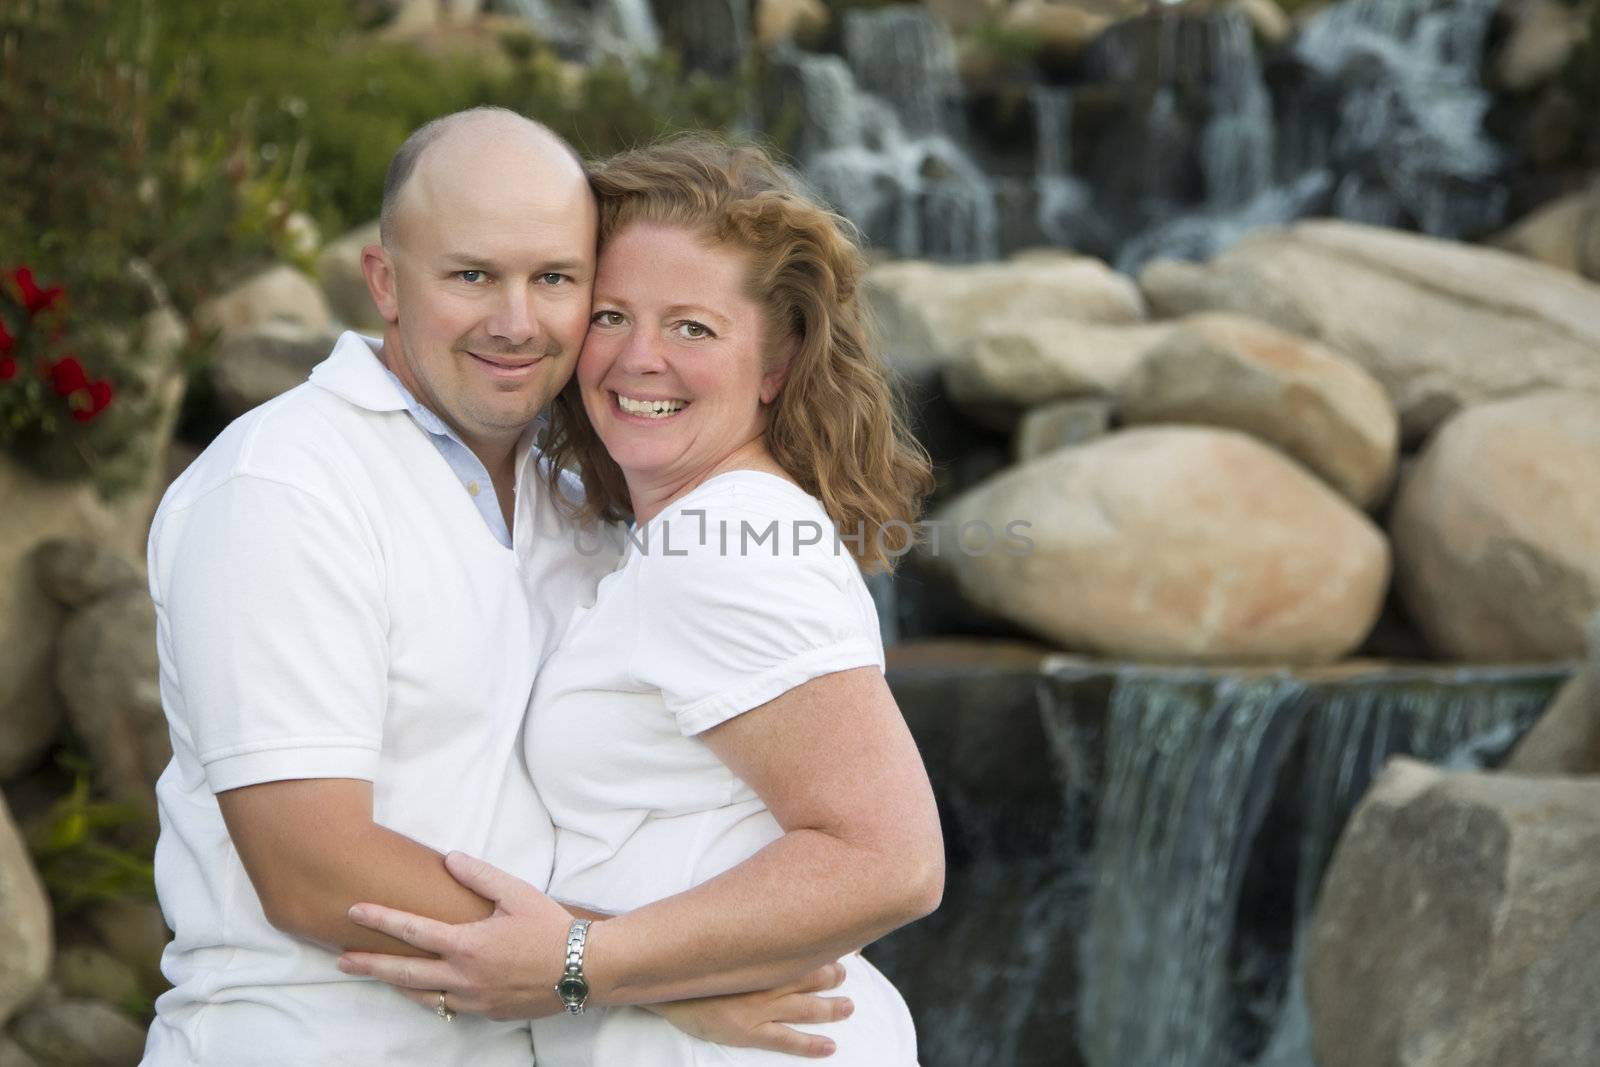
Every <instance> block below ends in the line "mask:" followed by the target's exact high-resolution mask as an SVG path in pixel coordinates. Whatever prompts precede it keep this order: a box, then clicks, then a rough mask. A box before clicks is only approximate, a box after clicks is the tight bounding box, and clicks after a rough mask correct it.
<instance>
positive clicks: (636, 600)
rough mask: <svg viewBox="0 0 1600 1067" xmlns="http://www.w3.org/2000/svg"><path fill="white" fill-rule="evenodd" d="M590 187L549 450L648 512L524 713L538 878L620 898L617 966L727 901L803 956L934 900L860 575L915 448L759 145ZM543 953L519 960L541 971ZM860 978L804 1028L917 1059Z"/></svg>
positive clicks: (543, 1042)
mask: <svg viewBox="0 0 1600 1067" xmlns="http://www.w3.org/2000/svg"><path fill="white" fill-rule="evenodd" d="M592 181H593V184H594V187H595V190H596V193H597V195H598V198H599V204H600V234H601V247H602V254H601V257H600V262H599V268H598V273H597V277H596V281H595V290H594V311H593V317H592V319H591V324H590V330H589V336H588V339H587V341H586V342H585V345H584V349H583V352H582V355H581V356H580V358H579V362H578V369H577V374H576V377H575V379H574V381H573V382H572V383H571V384H570V385H569V387H568V389H567V390H566V392H565V393H564V394H563V396H562V397H561V399H560V400H559V401H558V403H557V405H556V410H555V411H554V413H553V419H552V425H551V435H550V439H549V442H548V447H547V449H546V452H547V454H548V456H549V458H550V459H551V460H552V470H553V471H559V469H560V468H562V467H572V468H576V469H577V470H578V471H579V472H580V473H581V474H582V477H583V482H584V485H585V486H586V489H587V496H586V498H585V499H584V501H583V502H582V504H581V505H577V506H574V508H573V511H574V518H576V519H579V520H581V521H586V522H592V521H594V520H602V519H624V518H631V519H632V521H633V523H634V528H633V533H632V534H631V536H630V543H629V546H628V550H627V553H626V556H625V558H624V560H623V562H622V564H621V565H620V566H619V568H618V569H617V571H616V572H614V573H613V574H611V575H609V576H608V577H607V578H605V579H604V580H603V581H602V583H601V585H600V589H599V591H598V593H597V597H596V601H595V603H594V605H593V606H592V607H590V608H588V609H581V610H580V611H579V612H578V614H577V616H576V617H575V618H574V619H573V620H572V622H571V624H570V627H569V629H568V631H567V634H566V637H565V638H564V640H563V642H562V645H561V647H560V648H559V649H558V651H557V652H556V653H555V654H554V655H553V656H552V657H551V659H550V660H549V661H548V662H547V664H546V665H545V666H544V668H543V669H542V670H541V672H540V677H539V683H538V687H537V690H536V692H535V695H534V700H533V705H532V709H531V710H530V713H529V719H528V723H527V729H526V755H527V758H528V763H529V768H530V770H531V772H532V774H533V778H534V782H535V783H536V785H537V787H538V789H539V791H540V795H541V797H542V798H543V799H544V801H545V802H546V804H547V806H548V807H549V809H550V812H551V816H552V818H553V819H554V822H555V824H556V828H557V843H556V856H555V863H554V870H553V873H552V878H551V884H550V890H549V892H550V896H551V897H553V898H555V899H556V900H559V901H562V902H564V903H566V904H568V905H569V906H572V907H574V908H576V909H578V910H579V911H580V913H593V914H599V915H616V914H619V913H627V914H626V915H623V916H622V917H621V918H618V919H613V920H607V921H602V922H599V923H597V924H595V926H594V927H593V928H592V930H591V931H590V934H589V942H588V945H587V948H586V951H587V953H588V958H587V961H586V963H585V969H586V971H587V972H588V973H589V974H590V975H591V976H592V977H593V978H594V979H595V980H596V981H598V982H601V983H603V982H604V972H605V970H606V962H605V961H606V956H605V951H604V950H605V946H606V943H607V942H606V936H605V935H606V931H607V928H608V927H609V926H610V925H611V924H613V923H616V924H621V923H628V924H632V925H634V926H635V927H636V928H637V926H638V924H643V923H650V922H657V923H660V924H661V925H662V928H668V927H670V926H671V925H672V923H673V922H674V921H675V917H676V916H683V915H688V914H696V915H705V914H708V911H707V909H708V907H709V909H710V911H709V913H710V914H718V915H721V916H722V917H723V921H725V922H726V923H727V924H728V927H729V933H728V937H727V938H726V939H725V940H726V945H725V946H724V949H723V950H724V951H734V950H737V951H738V952H742V953H745V954H747V955H748V956H750V957H751V959H752V960H753V961H759V962H761V963H763V964H766V965H772V964H781V965H785V966H789V967H790V970H792V972H793V973H794V974H799V973H801V972H803V971H805V970H807V969H809V968H811V967H814V966H816V965H817V963H818V962H820V961H822V960H827V959H832V958H835V957H838V956H840V955H845V954H847V953H849V952H850V951H851V950H853V949H855V948H857V947H859V946H860V945H862V944H865V943H867V942H869V941H871V940H874V939H876V938H877V937H879V936H881V935H882V934H884V933H886V932H888V931H889V930H890V929H893V928H894V927H895V926H898V925H901V924H903V923H904V922H907V921H910V920H911V919H914V918H916V917H919V916H920V915H921V914H926V912H928V911H930V910H932V908H933V907H934V906H936V904H937V901H938V897H939V894H940V891H941V886H942V879H943V855H942V849H941V844H940V838H939V831H938V823H937V816H936V814H935V812H934V809H933V804H932V799H931V791H930V789H929V787H928V783H927V779H926V774H925V772H924V771H923V769H922V765H921V761H920V759H919V758H918V756H917V754H916V750H915V747H914V745H913V744H912V743H911V740H910V737H909V734H908V732H907V731H906V729H905V726H904V723H903V722H902V721H901V718H900V715H899V711H898V709H897V708H896V707H895V704H894V701H893V698H892V696H891V695H890V693H889V691H888V688H887V686H886V685H885V684H884V680H883V675H882V667H883V652H882V646H881V643H880V641H879V638H878V632H877V622H876V613H875V610H874V607H873V604H872V601H871V598H870V596H869V595H868V593H867V590H866V587H865V584H864V582H863V580H862V577H861V571H862V569H863V568H868V569H870V568H875V567H883V566H886V565H887V564H888V563H889V562H890V559H891V553H895V552H898V551H899V550H900V549H901V548H902V547H903V545H902V544H901V542H900V541H899V540H898V539H897V538H896V537H895V531H896V530H898V531H900V532H901V534H902V535H904V534H905V532H906V531H907V530H908V529H909V527H908V525H906V524H908V523H909V522H910V521H911V520H913V519H915V517H916V511H917V507H918V504H919V503H920V499H921V497H922V496H923V495H924V494H925V493H926V492H927V490H928V489H929V487H930V485H931V478H930V474H929V468H928V462H927V459H926V457H925V455H924V454H923V453H922V451H921V450H920V449H919V448H918V447H917V446H916V445H915V443H914V442H913V441H912V439H911V438H910V436H909V434H908V433H907V432H906V430H905V427H904V425H903V423H902V422H901V420H900V419H899V418H898V417H897V416H896V414H895V412H894V408H893V405H892V403H891V395H890V390H889V387H888V383H887V380H886V377H885V374H884V372H883V370H882V368H881V366H880V365H879V363H878V362H877V360H876V359H875V358H874V356H873V354H872V352H871V351H870V349H869V347H868V345H867V343H866V339H865V336H864V333H865V331H864V324H863V321H862V309H861V305H860V296H859V291H858V284H859V281H860V277H861V272H862V266H863V264H862V258H861V256H860V253H859V251H858V249H857V248H856V247H855V245H854V244H853V243H852V242H851V241H850V239H849V238H848V237H847V236H846V230H845V226H844V224H843V223H842V222H841V220H839V219H838V218H837V217H836V216H833V215H831V214H829V213H828V212H826V211H825V210H823V209H821V208H820V207H818V206H817V205H816V204H814V203H812V202H811V201H809V200H807V199H806V198H805V197H804V196H802V195H800V194H799V193H798V191H797V190H796V189H795V188H794V186H793V185H792V183H791V182H790V180H789V179H788V178H787V177H785V175H784V174H783V172H782V171H780V169H779V168H778V167H776V166H775V165H774V164H773V163H772V161H771V160H770V159H769V158H767V157H766V156H765V155H764V154H763V153H761V152H759V151H758V150H755V149H751V148H732V147H729V146H727V145H725V144H721V143H718V142H714V141H710V140H706V139H689V140H680V141H676V142H671V143H668V144H665V145H661V146H657V147H654V148H650V149H645V150H642V151H638V152H631V153H625V154H623V155H621V156H618V157H615V158H613V159H611V160H609V161H607V162H606V163H604V164H601V165H600V166H598V167H597V168H596V169H595V171H594V172H593V174H592ZM551 488H552V491H553V492H556V493H560V492H561V487H560V483H559V482H558V481H557V480H556V478H555V476H554V475H553V476H552V481H551ZM664 898H665V899H664ZM696 906H698V907H699V909H700V910H698V911H695V912H689V911H687V910H686V909H689V908H691V907H696ZM383 928H384V929H386V930H390V931H391V932H392V931H393V930H394V929H395V927H393V926H392V925H391V926H386V927H383ZM420 947H424V948H428V947H430V946H428V945H420ZM544 951H546V950H541V952H544ZM717 951H718V949H717V948H716V947H713V948H711V949H708V953H710V954H712V955H715V953H716V952H717ZM560 955H561V952H560V949H557V950H556V951H555V958H559V957H560ZM551 959H552V958H551V957H550V956H548V955H546V956H543V957H542V958H537V959H533V960H530V969H531V970H532V971H533V972H535V974H536V975H548V974H549V971H550V963H551ZM726 963H727V961H726V960H721V961H717V960H710V961H708V969H712V970H715V969H717V968H718V967H721V968H722V969H723V970H724V971H725V970H726ZM845 969H846V974H847V978H846V980H845V984H844V986H843V987H842V992H843V993H844V994H845V995H847V996H848V997H849V998H850V999H851V1000H852V1001H853V1002H854V1004H855V1012H854V1014H853V1015H852V1016H851V1018H849V1019H848V1020H845V1021H842V1022H837V1023H833V1024H829V1025H827V1026H822V1027H818V1028H817V1029H816V1031H815V1032H817V1033H824V1034H826V1035H828V1037H829V1038H831V1039H832V1040H833V1041H834V1042H836V1044H837V1048H838V1053H839V1055H838V1061H837V1062H842V1063H849V1064H861V1065H868V1064H870V1065H873V1067H896V1065H905V1067H909V1065H912V1064H914V1063H915V1061H916V1047H915V1037H914V1034H913V1033H912V1030H911V1025H910V1018H909V1015H908V1014H907V1012H906V1010H905V1005H904V1003H903V1001H901V999H900V997H899V996H898V994H897V993H896V992H895V991H894V989H893V987H892V986H891V985H890V984H889V983H888V982H887V980H886V979H884V978H883V976H882V975H881V974H879V973H878V972H877V971H876V970H875V969H874V968H873V967H872V966H871V965H870V964H868V963H867V962H866V961H865V960H862V959H860V958H859V957H855V956H850V957H849V958H848V959H847V960H846V963H845ZM767 973H770V972H767ZM541 980H546V981H547V979H541V978H539V977H533V978H529V979H527V980H526V981H527V983H528V985H529V987H530V988H531V987H533V986H534V985H536V984H537V983H538V982H539V981H541ZM596 999H601V1000H607V1001H609V1002H610V1003H625V1002H627V999H628V996H627V990H625V989H616V988H612V989H610V990H608V991H607V995H606V996H605V997H597V998H596ZM452 1001H453V1002H454V1001H455V996H454V995H453V996H452ZM461 1003H462V1005H463V1008H470V1007H471V1003H472V1001H471V998H470V996H465V997H463V998H462V1000H461ZM534 1035H535V1036H534V1041H535V1047H536V1049H537V1053H538V1058H539V1063H540V1064H541V1067H552V1065H553V1067H567V1065H577V1064H586V1065H593V1067H607V1065H617V1067H626V1065H634V1064H651V1065H656V1064H662V1065H666V1064H704V1063H727V1062H736V1063H741V1064H743V1063H751V1064H754V1063H767V1062H778V1061H779V1060H780V1057H779V1055H778V1054H776V1053H770V1052H759V1051H755V1050H748V1049H746V1050H734V1049H728V1048H724V1047H722V1046H718V1045H712V1044H710V1043H708V1042H704V1041H700V1040H697V1039H696V1038H693V1037H690V1036H687V1035H686V1034H684V1033H682V1032H680V1031H678V1030H676V1029H674V1028H673V1027H672V1026H671V1025H669V1024H668V1023H667V1021H666V1020H665V1019H663V1018H662V1017H660V1016H659V1015H657V1014H653V1013H651V1012H647V1011H644V1010H642V1009H638V1008H626V1007H619V1008H610V1009H608V1010H606V1011H603V1012H593V1011H591V1012H589V1013H587V1014H585V1015H583V1016H581V1017H578V1018H572V1017H563V1016H557V1017H554V1018H549V1019H545V1020H542V1021H539V1022H536V1023H535V1025H534Z"/></svg>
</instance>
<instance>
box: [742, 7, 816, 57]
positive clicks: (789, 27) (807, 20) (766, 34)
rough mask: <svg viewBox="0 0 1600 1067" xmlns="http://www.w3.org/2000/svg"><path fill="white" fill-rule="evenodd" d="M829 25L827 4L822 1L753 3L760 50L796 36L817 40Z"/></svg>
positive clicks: (757, 42)
mask: <svg viewBox="0 0 1600 1067" xmlns="http://www.w3.org/2000/svg"><path fill="white" fill-rule="evenodd" d="M828 22H829V15H828V5H826V4H824V3H823V2H822V0H756V18H755V23H756V44H757V45H759V46H760V47H761V48H762V49H768V48H772V47H774V46H775V45H777V44H778V43H779V42H780V41H788V40H792V39H794V38H797V37H798V38H804V39H812V38H815V37H818V36H820V35H821V34H823V33H824V32H826V31H827V29H828Z"/></svg>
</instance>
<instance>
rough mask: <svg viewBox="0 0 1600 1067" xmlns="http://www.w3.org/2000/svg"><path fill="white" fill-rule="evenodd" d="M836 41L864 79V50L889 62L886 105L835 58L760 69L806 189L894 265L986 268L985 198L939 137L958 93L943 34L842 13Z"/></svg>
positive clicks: (989, 211)
mask: <svg viewBox="0 0 1600 1067" xmlns="http://www.w3.org/2000/svg"><path fill="white" fill-rule="evenodd" d="M846 37H847V50H849V49H853V50H854V54H855V57H856V62H858V63H860V64H861V65H862V66H864V67H869V66H870V65H869V64H866V63H865V60H864V58H863V57H864V55H865V54H866V53H865V52H864V51H863V50H866V49H874V48H876V49H882V50H884V51H885V54H889V53H890V51H891V50H892V54H893V56H894V60H893V62H894V64H895V66H894V69H895V70H896V71H897V75H896V77H895V78H894V79H893V80H892V82H893V83H892V84H891V85H889V86H888V89H887V91H888V93H889V95H888V96H879V95H877V94H876V93H872V92H868V91H864V90H863V88H862V86H861V85H860V84H859V81H858V78H857V75H856V74H855V73H853V72H852V69H851V66H850V65H848V64H847V63H846V62H845V60H843V59H841V58H840V57H838V56H824V55H813V54H808V53H804V52H800V51H798V50H796V49H793V48H781V49H778V50H775V51H774V53H773V55H772V57H771V62H772V66H773V67H774V68H775V74H774V81H775V82H776V83H777V86H778V87H777V88H776V89H774V90H773V94H774V96H775V98H776V99H775V100H774V101H772V102H771V103H770V104H769V111H770V112H773V113H774V114H775V116H776V117H777V120H778V121H786V120H790V119H797V120H798V127H799V128H798V130H797V132H796V135H795V144H796V155H797V156H798V158H799V160H800V169H801V172H802V174H803V176H804V177H805V179H806V181H807V182H808V183H809V184H810V185H811V187H812V189H813V190H814V191H815V192H816V193H817V195H818V196H820V197H821V198H822V199H823V200H825V201H826V202H827V203H829V204H830V205H832V206H833V207H834V209H835V210H837V211H839V212H840V213H841V214H843V215H845V216H846V217H847V218H849V219H850V221H851V222H853V223H855V225H856V226H857V227H858V228H859V229H860V230H861V232H862V233H863V234H864V235H865V236H866V238H867V240H868V241H870V242H871V243H872V244H874V245H877V246H879V247H884V248H889V249H892V250H893V251H894V252H895V253H896V254H898V255H901V256H925V257H931V258H935V259H949V260H958V261H968V260H980V259H993V258H994V257H995V256H996V255H998V254H999V240H998V229H999V223H998V218H997V213H996V209H995V203H994V190H993V188H992V186H991V185H990V182H989V179H988V177H987V176H985V174H984V173H983V171H982V169H981V168H980V167H979V166H978V165H977V164H976V163H975V162H974V161H973V160H972V159H971V158H970V157H969V156H968V155H967V153H966V152H964V151H963V150H962V149H961V147H960V145H959V144H958V143H957V142H956V140H955V137H954V135H953V133H952V132H951V128H950V127H949V126H947V121H948V118H947V115H948V112H949V110H950V101H951V99H952V94H953V93H955V92H957V91H958V90H959V83H958V82H956V81H955V66H954V51H953V46H952V45H951V43H950V36H949V32H948V31H947V30H945V29H944V27H943V25H942V24H941V23H939V22H937V21H936V20H934V19H933V18H931V17H930V16H929V15H928V14H927V13H926V12H925V11H923V10H922V9H921V8H912V9H904V8H893V7H891V8H884V9H881V10H878V11H871V12H861V11H853V12H851V13H850V14H849V16H848V18H847V20H846ZM850 41H853V42H854V43H853V44H849V43H848V42H850ZM891 41H894V42H897V43H895V44H893V45H892V47H891V44H890V42H891ZM875 84H880V83H876V82H875ZM908 115H909V118H908Z"/></svg>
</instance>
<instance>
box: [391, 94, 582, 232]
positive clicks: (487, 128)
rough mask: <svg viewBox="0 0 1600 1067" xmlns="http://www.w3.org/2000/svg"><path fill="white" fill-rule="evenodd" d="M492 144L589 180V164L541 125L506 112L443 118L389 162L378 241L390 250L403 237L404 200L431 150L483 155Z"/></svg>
mask: <svg viewBox="0 0 1600 1067" xmlns="http://www.w3.org/2000/svg"><path fill="white" fill-rule="evenodd" d="M489 145H499V146H501V147H504V148H513V149H516V148H520V149H522V150H525V151H528V152H530V153H532V154H534V155H536V156H548V157H549V162H552V163H554V164H555V165H556V166H558V167H563V169H565V167H564V164H567V163H570V165H571V168H572V170H573V174H574V176H575V178H577V179H578V180H586V179H585V172H584V167H583V160H582V159H580V158H579V157H578V153H577V152H576V151H575V150H574V149H573V147H572V146H571V145H570V144H568V143H567V142H566V140H565V139H564V138H562V137H561V136H560V135H559V134H557V133H556V132H555V131H554V130H552V129H550V127H548V126H546V125H544V124H543V123H541V122H535V121H534V120H532V119H530V118H527V117H525V116H523V115H519V114H517V113H516V112H515V111H511V110H510V109H508V108H503V107H475V108H470V109H468V110H466V111H457V112H455V113H454V114H450V115H442V116H440V117H439V118H436V119H434V120H433V121H432V122H427V123H424V124H423V125H421V126H419V127H417V129H416V130H414V131H413V132H412V134H411V136H410V137H407V138H406V139H405V143H403V144H402V145H401V146H400V147H399V149H398V150H396V152H395V154H394V158H393V159H392V160H390V161H389V171H388V173H387V174H386V175H385V176H384V179H383V207H382V209H381V210H380V211H379V213H378V239H379V240H380V241H381V242H382V243H383V245H384V247H385V248H390V247H393V241H394V239H395V236H396V235H397V234H398V232H399V221H400V214H401V207H402V203H403V201H404V196H403V195H402V194H403V193H404V191H405V188H406V185H407V183H408V182H409V181H410V180H411V176H412V175H413V174H414V173H415V172H416V170H417V167H418V164H419V163H421V161H422V159H423V156H424V155H425V154H427V153H428V152H429V150H430V149H433V148H435V146H438V150H439V151H455V150H461V151H466V152H474V153H478V152H481V151H482V150H483V149H484V148H485V147H487V146H489Z"/></svg>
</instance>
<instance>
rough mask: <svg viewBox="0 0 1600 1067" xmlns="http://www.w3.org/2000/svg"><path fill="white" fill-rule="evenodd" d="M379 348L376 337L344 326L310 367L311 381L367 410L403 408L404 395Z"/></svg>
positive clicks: (397, 409) (380, 344)
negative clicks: (328, 350)
mask: <svg viewBox="0 0 1600 1067" xmlns="http://www.w3.org/2000/svg"><path fill="white" fill-rule="evenodd" d="M382 351H383V342H382V341H381V340H379V339H378V338H376V337H363V336H362V335H361V334H359V333H356V332H355V331H354V330H346V331H345V332H344V333H342V334H340V335H339V340H338V341H337V342H335V344H334V346H333V352H332V353H331V354H330V355H329V356H328V358H327V359H325V360H323V361H322V362H321V363H318V364H317V365H316V367H315V368H313V369H312V371H311V382H312V384H313V385H318V386H321V387H322V388H323V389H326V390H327V391H328V392H330V393H332V394H333V395H334V396H337V397H342V398H343V399H345V400H348V401H349V402H350V403H352V404H354V405H355V406H356V407H359V408H365V409H366V410H368V411H404V410H406V398H405V395H404V394H403V393H402V392H401V391H400V390H399V389H398V388H397V386H396V383H395V380H394V378H392V377H391V376H390V375H389V373H388V368H386V367H385V366H384V365H383V361H382V359H380V358H379V355H378V354H379V353H380V352H382Z"/></svg>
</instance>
